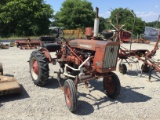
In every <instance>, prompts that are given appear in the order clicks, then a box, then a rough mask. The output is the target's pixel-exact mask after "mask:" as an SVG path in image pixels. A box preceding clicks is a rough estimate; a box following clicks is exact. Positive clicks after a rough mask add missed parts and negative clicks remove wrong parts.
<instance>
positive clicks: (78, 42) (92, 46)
mask: <svg viewBox="0 0 160 120" xmlns="http://www.w3.org/2000/svg"><path fill="white" fill-rule="evenodd" d="M115 44H116V45H117V44H119V43H118V42H113V41H100V40H86V39H75V40H71V41H70V42H69V45H70V46H71V47H74V48H81V49H86V50H93V51H96V48H105V46H106V45H115Z"/></svg>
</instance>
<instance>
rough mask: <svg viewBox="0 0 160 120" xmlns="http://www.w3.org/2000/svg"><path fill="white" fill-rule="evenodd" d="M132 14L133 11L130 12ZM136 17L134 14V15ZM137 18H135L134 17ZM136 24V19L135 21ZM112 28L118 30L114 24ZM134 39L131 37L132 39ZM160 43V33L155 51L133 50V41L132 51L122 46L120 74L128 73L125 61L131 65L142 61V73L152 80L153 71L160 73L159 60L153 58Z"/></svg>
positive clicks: (120, 50) (120, 51)
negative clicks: (147, 74)
mask: <svg viewBox="0 0 160 120" xmlns="http://www.w3.org/2000/svg"><path fill="white" fill-rule="evenodd" d="M130 12H131V11H130ZM131 13H132V12H131ZM132 15H133V16H134V14H133V13H132ZM134 18H135V16H134ZM134 23H135V19H134ZM134 23H133V27H132V31H133V30H134ZM112 26H113V27H114V28H116V27H115V26H114V25H113V24H112ZM131 34H132V33H131ZM118 36H120V35H118ZM131 38H132V37H130V39H131ZM159 41H160V33H159V35H158V39H157V41H156V44H155V46H154V49H153V50H151V51H149V50H147V49H136V50H132V49H131V44H132V39H131V40H130V49H126V48H124V47H123V46H122V45H121V46H120V49H119V56H118V57H119V60H120V63H119V72H120V73H122V74H125V73H126V72H127V66H126V65H125V64H124V62H123V61H124V60H125V62H126V63H128V64H129V65H130V63H139V61H142V62H143V64H142V66H141V70H142V72H146V73H149V81H150V79H151V73H152V70H156V71H157V72H160V62H159V61H158V60H155V59H154V58H153V57H154V55H155V54H156V51H157V50H158V49H159V47H158V43H159Z"/></svg>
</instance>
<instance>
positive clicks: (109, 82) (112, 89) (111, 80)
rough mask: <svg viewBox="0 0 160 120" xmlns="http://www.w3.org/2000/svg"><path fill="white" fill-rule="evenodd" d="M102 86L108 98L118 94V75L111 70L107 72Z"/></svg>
mask: <svg viewBox="0 0 160 120" xmlns="http://www.w3.org/2000/svg"><path fill="white" fill-rule="evenodd" d="M103 88H104V91H105V93H106V95H107V96H108V97H109V98H112V99H114V98H116V97H117V96H118V95H119V94H120V88H121V85H120V81H119V78H118V76H117V75H116V74H115V73H113V72H109V73H108V75H107V76H106V77H104V78H103Z"/></svg>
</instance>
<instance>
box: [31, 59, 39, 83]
mask: <svg viewBox="0 0 160 120" xmlns="http://www.w3.org/2000/svg"><path fill="white" fill-rule="evenodd" d="M31 67H32V68H31V74H32V77H33V78H34V79H35V80H36V79H38V74H39V69H38V61H37V60H36V59H32V64H31Z"/></svg>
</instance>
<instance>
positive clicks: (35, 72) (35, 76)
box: [29, 50, 49, 86]
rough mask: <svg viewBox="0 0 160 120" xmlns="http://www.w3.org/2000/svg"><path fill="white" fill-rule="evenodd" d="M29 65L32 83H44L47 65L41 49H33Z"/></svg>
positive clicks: (46, 78)
mask: <svg viewBox="0 0 160 120" xmlns="http://www.w3.org/2000/svg"><path fill="white" fill-rule="evenodd" d="M29 65H30V72H31V77H32V80H33V82H34V84H35V85H38V86H43V85H45V84H46V82H47V80H48V77H49V66H48V61H47V58H46V57H45V55H44V54H43V53H42V52H41V51H38V50H36V51H33V52H32V53H31V56H30V61H29Z"/></svg>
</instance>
